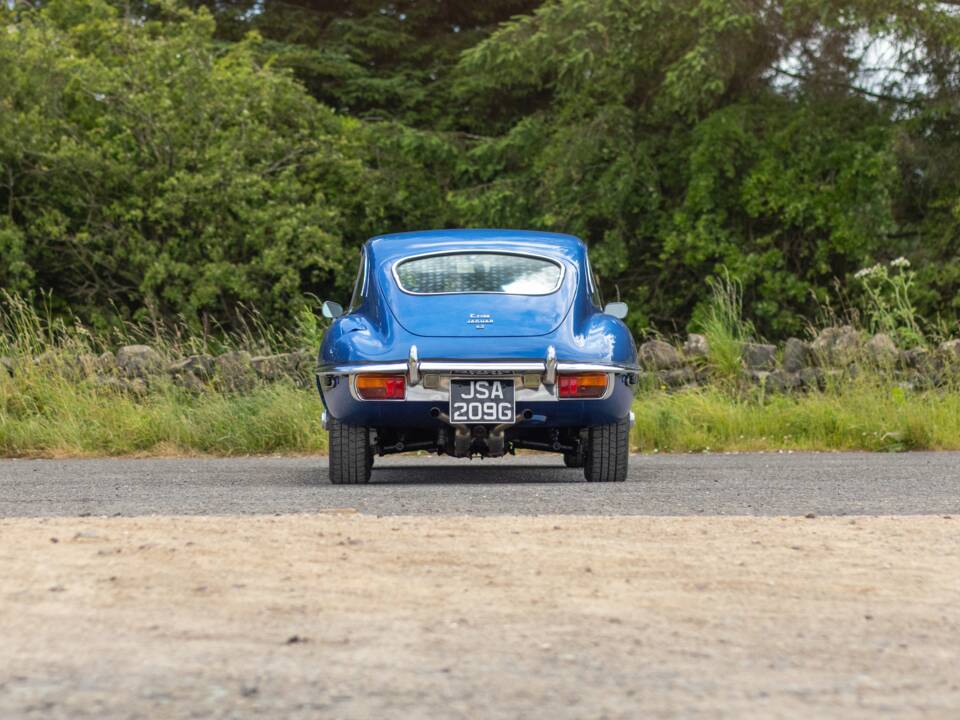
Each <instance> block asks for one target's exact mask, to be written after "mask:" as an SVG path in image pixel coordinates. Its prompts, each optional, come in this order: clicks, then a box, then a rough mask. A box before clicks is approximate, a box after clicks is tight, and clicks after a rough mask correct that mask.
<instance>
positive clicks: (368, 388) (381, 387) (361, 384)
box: [357, 375, 407, 400]
mask: <svg viewBox="0 0 960 720" xmlns="http://www.w3.org/2000/svg"><path fill="white" fill-rule="evenodd" d="M406 394H407V384H406V381H405V380H404V377H403V375H357V395H359V396H360V397H361V398H363V399H364V400H403V398H404V397H405V396H406Z"/></svg>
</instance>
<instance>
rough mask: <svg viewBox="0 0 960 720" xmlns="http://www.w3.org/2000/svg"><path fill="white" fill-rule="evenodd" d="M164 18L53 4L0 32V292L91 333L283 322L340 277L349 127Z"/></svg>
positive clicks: (248, 59)
mask: <svg viewBox="0 0 960 720" xmlns="http://www.w3.org/2000/svg"><path fill="white" fill-rule="evenodd" d="M81 6H82V10H81ZM170 13H171V14H170V16H169V17H166V18H165V19H164V20H162V21H161V20H157V21H153V22H150V23H147V24H145V25H144V26H140V27H137V26H134V25H131V24H130V23H129V22H127V21H125V20H124V19H123V18H122V17H121V16H120V15H119V14H118V13H117V12H116V11H115V10H114V9H113V8H112V7H111V6H109V5H106V4H103V3H98V2H93V3H88V2H83V3H73V2H70V1H69V0H67V1H65V2H56V3H50V4H49V5H48V6H47V9H46V11H44V12H43V13H26V14H24V15H23V16H21V17H20V18H18V20H17V22H16V23H14V24H9V25H8V26H7V28H6V30H7V31H5V32H2V33H0V65H2V66H3V67H5V68H10V72H5V73H4V74H3V76H2V77H0V102H2V103H3V105H4V107H5V111H4V112H3V113H0V176H3V177H5V179H6V182H5V188H4V193H3V195H4V197H3V200H4V201H5V202H4V206H5V207H6V208H7V210H8V212H7V215H6V217H5V220H4V222H5V225H4V226H3V227H4V229H3V230H2V231H0V233H2V234H0V238H3V240H2V242H3V243H4V255H5V257H7V256H8V257H10V258H11V259H12V261H13V262H9V263H4V266H3V267H2V268H0V276H2V278H0V282H2V284H3V286H5V287H8V288H11V289H15V290H20V291H27V292H29V291H31V290H32V291H37V290H40V289H42V290H44V291H48V292H49V293H50V297H51V299H52V302H53V303H54V310H55V311H57V312H61V313H67V312H75V313H79V314H82V315H85V316H87V317H89V318H91V319H93V320H95V321H101V320H103V319H104V316H105V315H109V314H112V313H113V312H118V313H119V314H120V315H121V316H124V317H146V316H148V315H156V316H160V317H174V316H176V315H178V314H180V315H183V316H185V317H189V318H193V319H198V320H201V319H202V318H203V317H204V316H205V315H206V314H208V313H211V312H216V313H217V314H218V315H219V316H220V317H223V318H224V319H226V320H232V319H234V318H236V316H237V312H236V306H237V304H238V303H240V302H247V303H252V304H255V305H256V306H257V307H258V308H260V309H261V311H262V312H264V313H265V314H267V315H269V316H270V317H272V318H280V317H283V316H284V315H286V314H287V313H289V312H290V310H291V308H293V307H295V306H296V305H297V304H298V303H299V302H300V299H301V297H302V294H303V292H304V290H306V289H309V288H316V287H318V286H321V287H332V286H336V285H337V278H338V277H339V276H340V275H341V274H349V271H348V270H347V268H348V266H349V265H350V264H352V262H353V260H352V257H351V256H352V253H350V252H348V251H347V250H346V248H344V244H343V233H344V230H345V224H344V217H345V215H346V214H348V213H349V212H350V211H351V210H350V205H351V204H352V202H353V201H352V200H350V199H349V194H350V193H352V192H353V191H354V190H353V188H355V186H356V184H357V183H358V182H359V181H360V178H361V177H362V163H361V161H360V159H359V156H360V151H359V150H357V149H356V148H355V147H354V146H355V145H356V141H355V139H354V138H355V137H356V136H357V134H358V133H357V132H356V128H355V125H356V124H355V123H353V122H351V121H348V120H344V119H341V118H338V117H336V116H335V114H334V113H333V112H331V111H330V110H329V109H327V108H324V107H322V106H320V105H318V104H317V103H316V101H314V100H313V99H312V98H310V97H309V96H308V95H307V94H306V93H305V92H304V91H303V89H302V88H301V87H299V86H298V85H297V84H296V83H295V82H294V81H293V80H291V79H290V78H289V77H287V76H286V75H285V74H283V73H277V72H274V71H271V70H269V69H268V68H266V67H262V66H260V65H259V64H258V63H257V62H256V61H255V59H254V58H255V53H254V51H253V46H254V45H255V44H256V40H255V39H249V40H247V41H245V42H242V43H238V44H236V45H233V46H231V47H229V48H227V49H225V50H222V51H218V50H216V48H215V46H214V45H213V44H212V43H211V35H212V32H213V23H212V22H211V21H210V19H209V17H204V16H203V15H191V14H187V13H183V12H180V11H176V10H171V11H170ZM346 285H347V283H345V282H344V283H340V287H341V288H345V287H346Z"/></svg>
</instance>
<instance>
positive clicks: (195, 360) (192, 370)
mask: <svg viewBox="0 0 960 720" xmlns="http://www.w3.org/2000/svg"><path fill="white" fill-rule="evenodd" d="M213 365H214V361H213V358H212V357H211V356H210V355H206V354H204V355H190V356H188V357H185V358H183V359H182V360H178V361H177V362H175V363H171V364H170V365H168V366H167V372H168V373H169V374H170V375H173V376H174V377H177V376H179V375H184V374H186V373H189V374H191V375H193V376H194V377H196V378H198V379H209V378H211V377H212V376H213Z"/></svg>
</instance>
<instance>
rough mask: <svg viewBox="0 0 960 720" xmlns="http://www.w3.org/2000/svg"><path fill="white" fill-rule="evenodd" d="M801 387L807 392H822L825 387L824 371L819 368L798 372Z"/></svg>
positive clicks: (807, 368)
mask: <svg viewBox="0 0 960 720" xmlns="http://www.w3.org/2000/svg"><path fill="white" fill-rule="evenodd" d="M797 379H798V380H799V381H800V385H801V386H802V387H803V388H805V389H807V390H822V389H823V387H824V377H823V370H821V369H820V368H818V367H805V368H800V370H799V371H798V372H797Z"/></svg>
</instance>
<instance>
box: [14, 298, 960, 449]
mask: <svg viewBox="0 0 960 720" xmlns="http://www.w3.org/2000/svg"><path fill="white" fill-rule="evenodd" d="M715 292H716V293H717V298H718V300H717V302H716V303H715V311H714V315H712V316H710V317H708V318H707V322H706V323H705V329H706V331H707V333H708V337H709V338H710V342H711V344H712V346H713V349H712V353H713V354H712V355H711V358H710V362H711V365H712V368H713V369H717V368H719V370H716V372H718V373H719V374H721V378H724V377H726V378H727V380H728V381H727V382H724V381H722V380H721V382H719V383H717V384H715V385H711V386H710V387H702V388H688V389H686V390H681V391H678V392H673V393H671V392H666V391H663V390H660V389H655V388H654V389H649V390H646V391H644V392H643V393H642V394H641V395H640V397H638V399H637V400H636V402H635V404H634V410H635V412H636V415H637V424H636V427H635V428H634V430H633V443H634V446H635V449H637V450H640V451H642V452H702V451H707V450H709V451H726V450H744V451H749V450H768V451H769V450H781V449H783V450H888V451H899V450H912V449H954V450H960V388H958V387H950V388H941V389H937V390H927V391H917V392H913V391H909V390H906V389H904V388H902V387H900V386H899V385H898V384H897V382H896V380H895V378H894V377H893V376H892V375H890V374H884V373H882V372H880V371H876V372H862V373H860V375H859V376H858V377H856V378H855V379H852V378H849V377H847V378H845V379H844V380H843V381H842V382H836V383H834V384H832V385H830V386H829V387H828V388H827V390H826V391H824V392H822V393H819V392H811V393H807V394H795V395H787V396H784V395H771V394H769V393H765V392H764V390H763V388H762V387H760V388H757V387H745V386H744V385H743V384H742V383H740V384H737V383H736V382H735V381H734V380H733V379H734V378H735V377H736V373H737V371H739V368H740V355H739V353H740V350H739V347H740V343H742V342H743V341H744V340H745V339H747V338H750V337H752V328H751V327H750V326H749V324H748V323H744V322H743V320H742V317H741V314H740V299H739V288H738V287H737V286H736V284H735V283H733V282H730V281H729V279H727V281H726V282H724V283H721V284H720V285H718V286H717V287H716V289H715ZM300 324H301V326H302V328H300V329H297V330H294V331H291V332H289V333H287V332H285V333H280V332H276V331H274V330H272V329H270V328H267V327H262V326H261V327H260V328H258V327H257V325H256V323H255V322H253V321H251V323H250V325H249V327H248V329H247V330H246V331H245V332H244V333H241V334H235V335H220V336H219V337H216V338H214V337H213V336H209V335H203V334H201V335H197V334H195V333H194V334H191V333H189V332H187V331H186V330H185V329H184V328H176V327H174V328H164V327H153V326H144V325H130V326H126V327H124V328H121V329H118V330H113V331H111V332H109V333H93V332H90V331H89V330H88V329H86V328H84V327H83V326H81V325H80V324H78V323H65V322H62V321H59V320H54V319H51V318H50V317H48V316H45V315H44V314H42V313H37V312H35V311H33V310H32V309H31V308H30V307H29V306H27V305H26V304H24V303H21V302H19V301H17V300H16V299H15V298H9V297H7V298H5V299H3V300H2V301H0V357H7V358H10V359H11V360H12V362H13V364H14V366H15V367H14V374H13V375H12V376H11V375H10V374H9V373H8V372H7V371H6V370H5V369H4V368H2V367H0V456H6V457H10V456H83V455H128V454H135V455H136V454H141V455H158V454H160V455H166V454H184V453H210V454H217V455H238V454H260V453H278V452H284V453H311V452H322V451H324V449H325V448H326V434H325V433H324V431H323V430H322V428H321V427H320V413H321V410H322V407H321V404H320V400H319V398H318V397H317V395H316V392H315V391H312V390H305V389H302V388H298V387H296V386H295V385H294V384H293V383H292V382H286V381H284V382H275V383H271V384H266V383H261V384H259V385H258V386H256V387H255V388H254V389H253V390H251V391H250V392H246V393H242V394H238V393H231V392H226V391H223V390H221V389H219V388H218V387H217V385H216V384H215V383H211V384H210V385H209V386H207V387H205V388H204V389H203V390H202V391H201V392H198V393H191V392H188V391H186V390H184V389H182V388H180V387H178V386H176V385H175V384H174V383H172V382H171V381H170V380H169V379H168V378H166V377H165V376H161V377H157V378H153V379H151V381H150V383H149V384H148V385H147V386H146V387H145V388H143V389H141V390H139V391H137V392H131V391H130V390H129V389H128V388H127V389H125V388H124V387H123V386H122V385H119V384H110V383H103V382H102V381H100V380H98V378H97V376H96V374H95V373H92V372H91V369H90V368H89V367H88V366H87V365H85V363H90V362H92V360H93V359H95V357H96V355H97V353H99V352H102V351H103V350H106V349H110V348H115V347H116V346H117V345H119V344H124V343H130V342H144V341H147V342H149V344H150V345H152V346H153V347H154V348H155V349H157V350H158V352H160V353H161V354H162V355H164V356H165V357H166V358H167V359H169V360H172V359H176V358H178V357H180V356H182V355H184V354H186V353H189V352H196V351H201V350H208V351H213V352H216V351H218V350H222V349H247V350H250V351H251V352H263V351H265V350H283V349H291V348H294V347H298V346H303V345H304V344H305V342H306V341H304V340H301V339H300V337H299V335H300V334H302V336H303V337H310V341H311V342H315V341H316V340H317V339H318V337H319V334H320V332H321V331H322V328H321V327H320V326H319V325H317V324H315V322H314V321H313V320H311V318H310V317H309V316H307V315H305V316H304V318H303V319H302V320H301V323H300ZM724 343H726V346H725V345H724ZM723 373H729V375H724V374H723Z"/></svg>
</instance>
